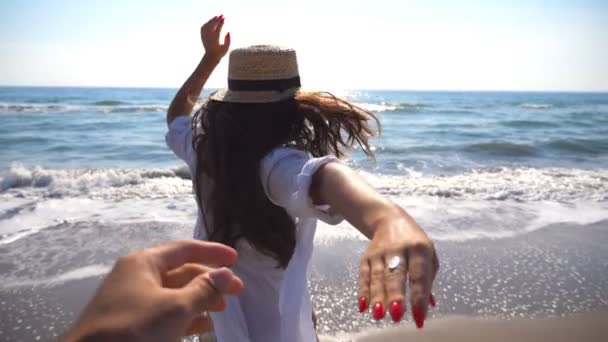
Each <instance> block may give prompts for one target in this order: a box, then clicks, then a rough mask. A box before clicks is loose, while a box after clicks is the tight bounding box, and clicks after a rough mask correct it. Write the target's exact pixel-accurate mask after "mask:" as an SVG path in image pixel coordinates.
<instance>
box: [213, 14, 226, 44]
mask: <svg viewBox="0 0 608 342" xmlns="http://www.w3.org/2000/svg"><path fill="white" fill-rule="evenodd" d="M222 27H224V16H220V19H219V20H218V22H217V25H216V26H215V30H214V32H215V36H216V37H217V39H218V40H219V39H220V33H222Z"/></svg>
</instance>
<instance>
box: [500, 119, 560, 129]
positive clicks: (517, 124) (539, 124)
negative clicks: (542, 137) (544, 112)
mask: <svg viewBox="0 0 608 342" xmlns="http://www.w3.org/2000/svg"><path fill="white" fill-rule="evenodd" d="M501 124H502V125H503V126H506V127H512V128H554V127H559V125H558V124H556V123H554V122H548V121H538V120H510V121H503V122H501Z"/></svg>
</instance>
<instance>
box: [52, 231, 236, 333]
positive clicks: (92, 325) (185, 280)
mask: <svg viewBox="0 0 608 342" xmlns="http://www.w3.org/2000/svg"><path fill="white" fill-rule="evenodd" d="M236 260H237V253H236V251H235V250H234V249H232V248H230V247H227V246H224V245H222V244H218V243H212V242H203V241H195V240H181V241H174V242H169V243H166V244H163V245H160V246H157V247H154V248H149V249H144V250H142V251H139V252H135V253H131V254H129V255H127V256H124V257H121V258H119V259H118V261H117V262H116V264H115V265H114V268H113V269H112V271H111V272H110V273H109V274H108V275H107V277H106V278H105V280H104V281H103V283H102V285H101V286H100V288H99V289H98V290H97V293H96V294H95V296H94V297H93V300H92V301H91V302H90V303H89V305H88V306H87V307H86V309H85V311H84V313H83V314H82V315H81V317H80V319H79V320H78V321H77V323H76V324H74V326H73V327H72V328H71V329H70V330H69V331H68V333H67V334H66V336H65V338H64V339H65V340H66V341H82V340H84V341H88V340H90V341H106V340H107V341H126V340H129V341H144V340H145V341H175V340H179V338H180V337H181V336H183V335H187V334H194V333H200V332H203V331H207V330H210V327H211V322H210V320H209V318H208V316H204V315H203V312H205V311H220V310H223V309H224V306H225V302H224V299H223V297H222V296H223V295H226V294H228V295H235V294H237V293H239V292H240V291H241V289H242V288H243V282H242V281H241V280H240V279H239V278H238V277H237V276H235V275H234V274H233V273H232V271H230V270H229V269H228V268H225V267H222V268H216V269H212V268H209V267H206V266H202V265H200V263H206V264H211V265H232V264H234V263H235V262H236Z"/></svg>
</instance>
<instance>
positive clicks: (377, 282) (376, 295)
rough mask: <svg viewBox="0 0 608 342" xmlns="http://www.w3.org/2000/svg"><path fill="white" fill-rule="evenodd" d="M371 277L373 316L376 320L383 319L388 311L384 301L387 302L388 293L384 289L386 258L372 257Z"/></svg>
mask: <svg viewBox="0 0 608 342" xmlns="http://www.w3.org/2000/svg"><path fill="white" fill-rule="evenodd" d="M370 266H371V277H370V286H369V288H370V295H371V305H372V316H373V317H374V319H375V320H381V319H383V318H384V315H385V313H386V310H385V308H386V307H385V306H384V303H385V302H386V294H385V292H384V291H385V290H384V260H383V259H382V257H373V258H371V259H370Z"/></svg>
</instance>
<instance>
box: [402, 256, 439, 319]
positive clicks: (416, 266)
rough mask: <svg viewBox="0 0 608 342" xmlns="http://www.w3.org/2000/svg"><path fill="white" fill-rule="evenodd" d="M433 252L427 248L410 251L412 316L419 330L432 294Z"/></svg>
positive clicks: (409, 269) (409, 270)
mask: <svg viewBox="0 0 608 342" xmlns="http://www.w3.org/2000/svg"><path fill="white" fill-rule="evenodd" d="M432 257H433V255H432V250H430V249H429V248H428V247H426V246H421V247H414V248H412V249H410V252H409V255H408V272H409V279H410V282H409V283H410V302H411V305H412V316H413V318H414V321H415V322H416V326H417V327H418V328H422V326H423V325H424V319H425V318H426V313H427V309H428V300H429V297H430V294H431V276H432V261H431V260H432Z"/></svg>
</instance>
